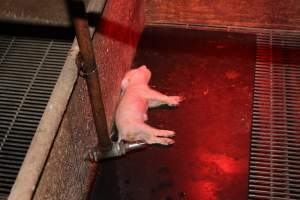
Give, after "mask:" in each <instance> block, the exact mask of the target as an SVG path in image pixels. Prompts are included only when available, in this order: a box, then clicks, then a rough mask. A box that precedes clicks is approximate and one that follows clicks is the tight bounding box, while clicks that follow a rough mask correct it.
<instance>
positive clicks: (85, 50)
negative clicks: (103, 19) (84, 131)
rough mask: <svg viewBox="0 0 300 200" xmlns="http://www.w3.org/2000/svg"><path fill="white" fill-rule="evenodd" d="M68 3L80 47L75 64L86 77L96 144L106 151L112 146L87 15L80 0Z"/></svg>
mask: <svg viewBox="0 0 300 200" xmlns="http://www.w3.org/2000/svg"><path fill="white" fill-rule="evenodd" d="M70 3H71V13H72V21H73V24H74V28H75V32H76V38H77V42H78V46H79V49H80V54H79V56H78V59H77V64H78V65H79V67H80V71H81V72H82V75H83V76H84V78H85V79H86V83H87V87H88V93H89V98H90V103H91V106H92V111H93V117H94V123H95V128H96V132H97V139H98V144H99V145H98V146H99V148H100V150H101V151H107V150H110V149H111V148H112V142H111V139H110V135H109V131H108V128H107V121H106V115H105V110H104V104H103V100H102V95H101V94H102V93H101V86H100V81H99V76H98V68H97V65H96V61H95V55H94V50H93V44H92V40H91V36H90V31H89V24H88V17H87V14H86V11H85V6H84V3H83V2H82V1H74V0H72V1H71V2H70Z"/></svg>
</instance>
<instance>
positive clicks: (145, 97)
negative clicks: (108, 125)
mask: <svg viewBox="0 0 300 200" xmlns="http://www.w3.org/2000/svg"><path fill="white" fill-rule="evenodd" d="M150 78H151V72H150V70H149V69H148V68H147V67H146V66H144V65H143V66H141V67H139V68H137V69H132V70H130V71H128V72H127V73H126V74H125V77H124V79H123V80H122V83H121V90H122V94H121V95H122V96H121V99H120V102H119V105H118V107H117V110H116V120H115V121H116V127H117V129H118V132H119V141H121V140H124V141H127V142H134V141H144V142H146V143H147V144H162V145H170V144H173V143H174V140H173V139H172V137H174V135H175V132H174V131H170V130H160V129H157V128H154V127H151V126H149V125H147V124H145V121H147V119H148V116H147V110H148V107H149V108H154V107H158V106H161V105H164V104H167V105H169V106H177V105H178V104H179V103H180V102H181V101H182V100H183V98H182V97H180V96H167V95H164V94H161V93H160V92H158V91H155V90H153V89H151V88H150V87H149V86H148V83H149V81H150Z"/></svg>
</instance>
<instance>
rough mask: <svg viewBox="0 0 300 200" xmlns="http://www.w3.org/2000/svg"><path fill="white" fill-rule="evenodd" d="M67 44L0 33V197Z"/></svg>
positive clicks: (10, 180)
mask: <svg viewBox="0 0 300 200" xmlns="http://www.w3.org/2000/svg"><path fill="white" fill-rule="evenodd" d="M70 47H71V42H70V41H63V40H53V39H36V38H26V37H14V36H6V35H0V199H2V198H5V197H7V196H8V194H9V193H10V190H11V187H12V185H13V184H14V182H15V179H16V176H17V174H18V171H19V168H20V167H21V164H22V162H23V159H24V158H25V155H26V152H27V149H28V147H29V145H30V143H31V140H32V137H33V135H34V133H35V131H36V128H37V126H38V124H39V121H40V119H41V117H42V115H43V112H44V109H45V107H46V105H47V102H48V99H49V97H50V95H51V93H52V90H53V88H54V86H55V83H56V81H57V78H58V76H59V74H60V71H61V69H62V67H63V65H64V62H65V59H66V57H67V54H68V51H69V49H70Z"/></svg>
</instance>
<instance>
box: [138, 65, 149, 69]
mask: <svg viewBox="0 0 300 200" xmlns="http://www.w3.org/2000/svg"><path fill="white" fill-rule="evenodd" d="M139 69H148V68H147V66H146V65H142V66H140V67H139Z"/></svg>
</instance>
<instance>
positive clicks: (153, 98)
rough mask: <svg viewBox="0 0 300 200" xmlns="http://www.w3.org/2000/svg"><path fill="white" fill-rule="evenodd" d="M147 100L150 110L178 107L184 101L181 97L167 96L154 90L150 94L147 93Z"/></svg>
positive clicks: (150, 90)
mask: <svg viewBox="0 0 300 200" xmlns="http://www.w3.org/2000/svg"><path fill="white" fill-rule="evenodd" d="M147 99H148V106H149V107H150V108H154V107H158V106H161V105H168V106H178V105H179V103H180V102H181V101H183V100H184V98H183V97H181V96H167V95H164V94H162V93H160V92H158V91H155V90H152V89H149V92H147Z"/></svg>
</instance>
